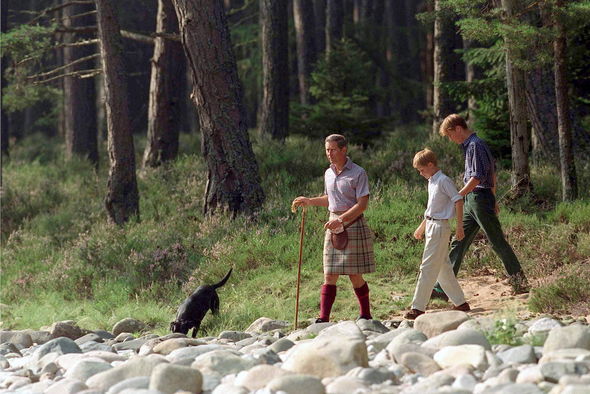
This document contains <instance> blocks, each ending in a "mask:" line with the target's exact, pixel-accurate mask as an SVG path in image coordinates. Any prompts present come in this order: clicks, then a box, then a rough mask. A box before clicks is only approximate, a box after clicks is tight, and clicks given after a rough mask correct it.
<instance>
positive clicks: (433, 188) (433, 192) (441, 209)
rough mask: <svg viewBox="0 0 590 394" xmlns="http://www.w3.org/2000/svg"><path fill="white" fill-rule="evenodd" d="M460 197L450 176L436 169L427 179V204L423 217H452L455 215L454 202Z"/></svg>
mask: <svg viewBox="0 0 590 394" xmlns="http://www.w3.org/2000/svg"><path fill="white" fill-rule="evenodd" d="M462 198H463V197H461V195H460V194H459V193H458V192H457V188H456V187H455V184H454V183H453V181H451V178H449V177H448V176H446V175H445V174H443V172H442V171H440V170H438V171H437V172H436V173H435V174H434V175H432V176H431V177H430V179H428V206H427V207H426V212H424V217H427V216H429V217H431V218H434V219H452V218H453V216H455V203H456V202H457V201H459V200H461V199H462Z"/></svg>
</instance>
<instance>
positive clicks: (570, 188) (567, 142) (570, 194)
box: [553, 0, 578, 201]
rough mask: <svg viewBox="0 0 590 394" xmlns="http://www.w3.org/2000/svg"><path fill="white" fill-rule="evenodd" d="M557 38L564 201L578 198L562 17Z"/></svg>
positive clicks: (557, 24) (559, 1)
mask: <svg viewBox="0 0 590 394" xmlns="http://www.w3.org/2000/svg"><path fill="white" fill-rule="evenodd" d="M556 5H557V10H556V11H557V12H560V11H561V9H562V8H563V0H557V4H556ZM555 29H556V30H557V37H556V38H555V41H554V43H553V51H554V57H555V98H556V101H557V132H558V133H559V163H560V165H561V186H562V199H563V201H568V200H575V199H576V198H577V197H578V184H577V178H576V166H575V162H574V152H573V148H572V127H571V121H570V111H569V97H568V86H567V64H566V61H567V60H566V59H567V51H566V45H567V42H566V30H565V25H564V24H563V21H562V20H561V15H556V16H555Z"/></svg>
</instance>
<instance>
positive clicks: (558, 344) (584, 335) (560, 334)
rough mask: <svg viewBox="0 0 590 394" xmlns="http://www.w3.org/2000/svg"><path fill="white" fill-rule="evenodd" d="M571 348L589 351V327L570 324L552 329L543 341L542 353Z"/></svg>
mask: <svg viewBox="0 0 590 394" xmlns="http://www.w3.org/2000/svg"><path fill="white" fill-rule="evenodd" d="M573 348H579V349H586V350H590V327H588V326H582V325H579V324H572V325H571V326H567V327H555V328H553V329H552V330H551V331H550V332H549V336H548V337H547V340H546V341H545V345H544V346H543V353H548V352H551V351H554V350H559V349H573Z"/></svg>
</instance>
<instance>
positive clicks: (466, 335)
mask: <svg viewBox="0 0 590 394" xmlns="http://www.w3.org/2000/svg"><path fill="white" fill-rule="evenodd" d="M459 345H480V346H483V347H484V348H485V349H486V350H490V349H491V348H492V347H491V345H490V342H489V341H488V339H487V338H486V337H485V335H483V334H482V333H481V331H477V330H474V329H472V328H464V329H460V330H452V331H447V332H443V333H442V334H440V335H437V336H434V337H431V338H430V339H428V340H427V341H425V342H424V343H423V344H422V346H425V347H429V348H436V349H442V348H443V347H445V346H459Z"/></svg>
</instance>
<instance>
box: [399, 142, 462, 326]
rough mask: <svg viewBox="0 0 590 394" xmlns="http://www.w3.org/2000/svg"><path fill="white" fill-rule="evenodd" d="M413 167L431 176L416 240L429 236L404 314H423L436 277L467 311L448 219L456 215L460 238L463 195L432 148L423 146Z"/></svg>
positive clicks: (457, 232) (459, 307)
mask: <svg viewBox="0 0 590 394" xmlns="http://www.w3.org/2000/svg"><path fill="white" fill-rule="evenodd" d="M413 166H414V168H415V169H417V170H418V172H419V173H420V175H422V176H423V177H424V178H426V179H428V206H427V208H426V212H424V220H422V223H420V226H418V228H417V229H416V231H414V237H415V238H416V239H422V238H424V235H426V244H425V245H424V253H423V255H422V264H421V265H420V277H419V278H418V284H417V285H416V291H415V292H414V299H413V300H412V308H411V309H410V311H409V312H407V313H406V314H405V316H404V317H405V318H406V319H411V320H413V319H415V318H417V317H418V316H420V315H422V314H424V312H425V310H426V305H427V304H428V301H429V300H430V295H431V292H432V286H433V285H434V283H435V282H436V281H437V280H438V282H439V283H440V284H441V286H442V288H443V290H444V291H445V293H446V294H447V295H448V296H449V299H450V300H451V301H452V302H453V304H454V305H455V307H454V308H453V309H455V310H460V311H464V312H467V311H469V310H470V309H471V308H470V307H469V304H468V303H467V302H465V295H464V294H463V290H461V286H459V282H458V281H457V278H456V277H455V274H454V273H453V267H452V265H451V261H450V260H449V241H450V239H451V226H450V225H449V219H452V218H453V216H455V217H456V218H457V229H456V234H455V238H456V239H457V240H461V239H463V237H464V233H463V221H462V217H463V198H462V197H461V195H460V194H459V193H458V192H457V188H456V187H455V185H454V184H453V182H452V181H451V179H450V178H449V177H448V176H446V175H445V174H443V173H442V171H441V170H440V169H439V168H438V165H437V160H436V155H435V154H434V152H433V151H431V150H429V149H424V150H421V151H420V152H418V153H416V155H415V156H414V162H413Z"/></svg>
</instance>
